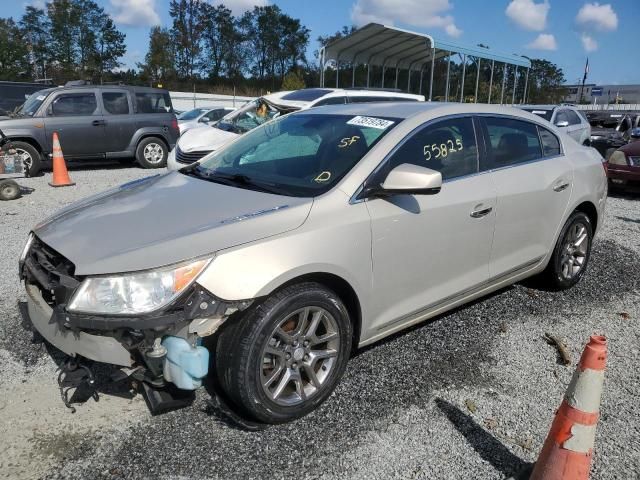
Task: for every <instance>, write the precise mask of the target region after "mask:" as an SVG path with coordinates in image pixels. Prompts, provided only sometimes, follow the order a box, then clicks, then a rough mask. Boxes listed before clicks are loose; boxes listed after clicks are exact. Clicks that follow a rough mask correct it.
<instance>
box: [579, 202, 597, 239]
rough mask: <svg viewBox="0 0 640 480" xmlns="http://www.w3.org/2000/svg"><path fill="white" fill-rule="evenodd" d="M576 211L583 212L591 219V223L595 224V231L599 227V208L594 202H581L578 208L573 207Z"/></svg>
mask: <svg viewBox="0 0 640 480" xmlns="http://www.w3.org/2000/svg"><path fill="white" fill-rule="evenodd" d="M573 211H574V212H582V213H584V214H585V215H586V216H587V217H589V220H590V221H591V225H592V226H593V231H594V232H595V231H596V229H597V228H598V209H597V208H596V206H595V205H594V204H593V202H590V201H585V202H582V203H581V204H579V205H578V206H577V207H576V208H574V209H573Z"/></svg>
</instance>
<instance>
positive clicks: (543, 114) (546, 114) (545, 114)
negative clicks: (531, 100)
mask: <svg viewBox="0 0 640 480" xmlns="http://www.w3.org/2000/svg"><path fill="white" fill-rule="evenodd" d="M523 110H524V111H525V112H529V113H533V114H534V115H538V116H539V117H542V118H544V119H545V120H547V121H548V122H550V121H551V116H552V115H553V110H545V109H542V108H523Z"/></svg>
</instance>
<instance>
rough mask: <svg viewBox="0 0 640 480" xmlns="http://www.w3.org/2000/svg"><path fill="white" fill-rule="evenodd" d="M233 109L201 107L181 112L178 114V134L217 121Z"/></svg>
mask: <svg viewBox="0 0 640 480" xmlns="http://www.w3.org/2000/svg"><path fill="white" fill-rule="evenodd" d="M234 110H235V108H232V107H201V108H194V109H192V110H189V111H187V112H183V113H181V114H180V115H178V128H180V135H182V134H183V133H184V132H186V131H187V130H191V129H192V128H196V127H204V126H206V125H207V124H209V123H213V122H217V121H218V120H220V119H221V118H222V117H224V116H225V115H227V114H229V113H231V112H233V111H234Z"/></svg>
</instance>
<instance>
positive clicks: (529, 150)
mask: <svg viewBox="0 0 640 480" xmlns="http://www.w3.org/2000/svg"><path fill="white" fill-rule="evenodd" d="M484 121H485V125H486V127H487V134H488V135H489V144H488V145H487V148H488V150H489V151H488V156H489V163H490V165H491V168H501V167H508V166H511V165H517V164H518V163H523V162H528V161H530V160H535V159H537V158H541V157H542V149H541V146H540V138H539V137H538V129H537V127H536V125H535V124H533V123H529V122H525V121H523V120H513V119H510V118H500V117H486V118H485V120H484Z"/></svg>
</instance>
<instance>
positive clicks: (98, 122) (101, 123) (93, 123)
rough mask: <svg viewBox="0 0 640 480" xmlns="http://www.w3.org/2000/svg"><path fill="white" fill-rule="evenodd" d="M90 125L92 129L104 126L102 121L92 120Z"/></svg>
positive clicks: (104, 123)
mask: <svg viewBox="0 0 640 480" xmlns="http://www.w3.org/2000/svg"><path fill="white" fill-rule="evenodd" d="M91 125H93V126H94V127H99V126H101V125H106V122H105V121H104V120H94V121H93V122H91Z"/></svg>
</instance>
